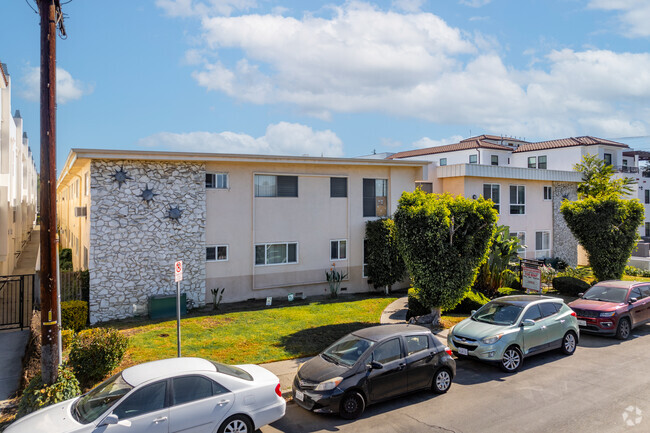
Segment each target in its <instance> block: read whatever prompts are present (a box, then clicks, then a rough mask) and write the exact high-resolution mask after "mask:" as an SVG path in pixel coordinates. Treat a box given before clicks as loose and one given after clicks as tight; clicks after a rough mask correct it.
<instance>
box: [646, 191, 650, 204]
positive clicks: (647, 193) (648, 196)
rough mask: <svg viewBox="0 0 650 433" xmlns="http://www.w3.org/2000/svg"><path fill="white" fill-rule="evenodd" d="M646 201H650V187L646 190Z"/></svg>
mask: <svg viewBox="0 0 650 433" xmlns="http://www.w3.org/2000/svg"><path fill="white" fill-rule="evenodd" d="M645 202H646V203H650V189H646V190H645Z"/></svg>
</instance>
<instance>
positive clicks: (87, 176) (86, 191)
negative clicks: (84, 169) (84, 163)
mask: <svg viewBox="0 0 650 433" xmlns="http://www.w3.org/2000/svg"><path fill="white" fill-rule="evenodd" d="M84 185H85V186H84V195H88V194H90V173H86V174H84Z"/></svg>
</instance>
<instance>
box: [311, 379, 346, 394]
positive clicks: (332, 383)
mask: <svg viewBox="0 0 650 433" xmlns="http://www.w3.org/2000/svg"><path fill="white" fill-rule="evenodd" d="M342 380H343V378H342V377H334V378H332V379H328V380H326V381H324V382H321V383H319V384H318V385H316V388H314V391H329V390H331V389H334V388H336V387H337V386H339V383H341V381H342Z"/></svg>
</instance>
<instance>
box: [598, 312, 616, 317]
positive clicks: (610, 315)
mask: <svg viewBox="0 0 650 433" xmlns="http://www.w3.org/2000/svg"><path fill="white" fill-rule="evenodd" d="M614 314H616V311H606V312H604V313H600V317H613V316H614Z"/></svg>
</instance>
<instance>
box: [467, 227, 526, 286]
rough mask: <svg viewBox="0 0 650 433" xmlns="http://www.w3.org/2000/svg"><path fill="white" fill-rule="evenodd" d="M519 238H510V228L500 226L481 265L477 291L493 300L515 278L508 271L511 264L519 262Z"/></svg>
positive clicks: (475, 284)
mask: <svg viewBox="0 0 650 433" xmlns="http://www.w3.org/2000/svg"><path fill="white" fill-rule="evenodd" d="M521 246H522V245H521V243H520V241H519V238H518V237H516V236H514V237H513V236H510V229H509V228H508V226H498V227H497V229H496V231H495V233H494V237H493V238H492V243H491V244H490V248H489V250H488V256H487V259H486V260H485V261H484V262H483V263H482V264H481V267H480V268H479V271H478V276H477V277H476V282H475V283H474V288H475V290H477V291H479V292H481V293H483V294H485V295H486V296H488V297H489V298H493V297H494V296H495V295H496V294H497V293H498V291H499V288H500V287H503V286H504V284H505V283H506V282H508V281H512V279H510V278H515V275H514V274H513V272H512V271H511V270H510V269H508V265H509V264H510V262H514V261H516V260H517V258H518V256H517V250H519V248H521Z"/></svg>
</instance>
